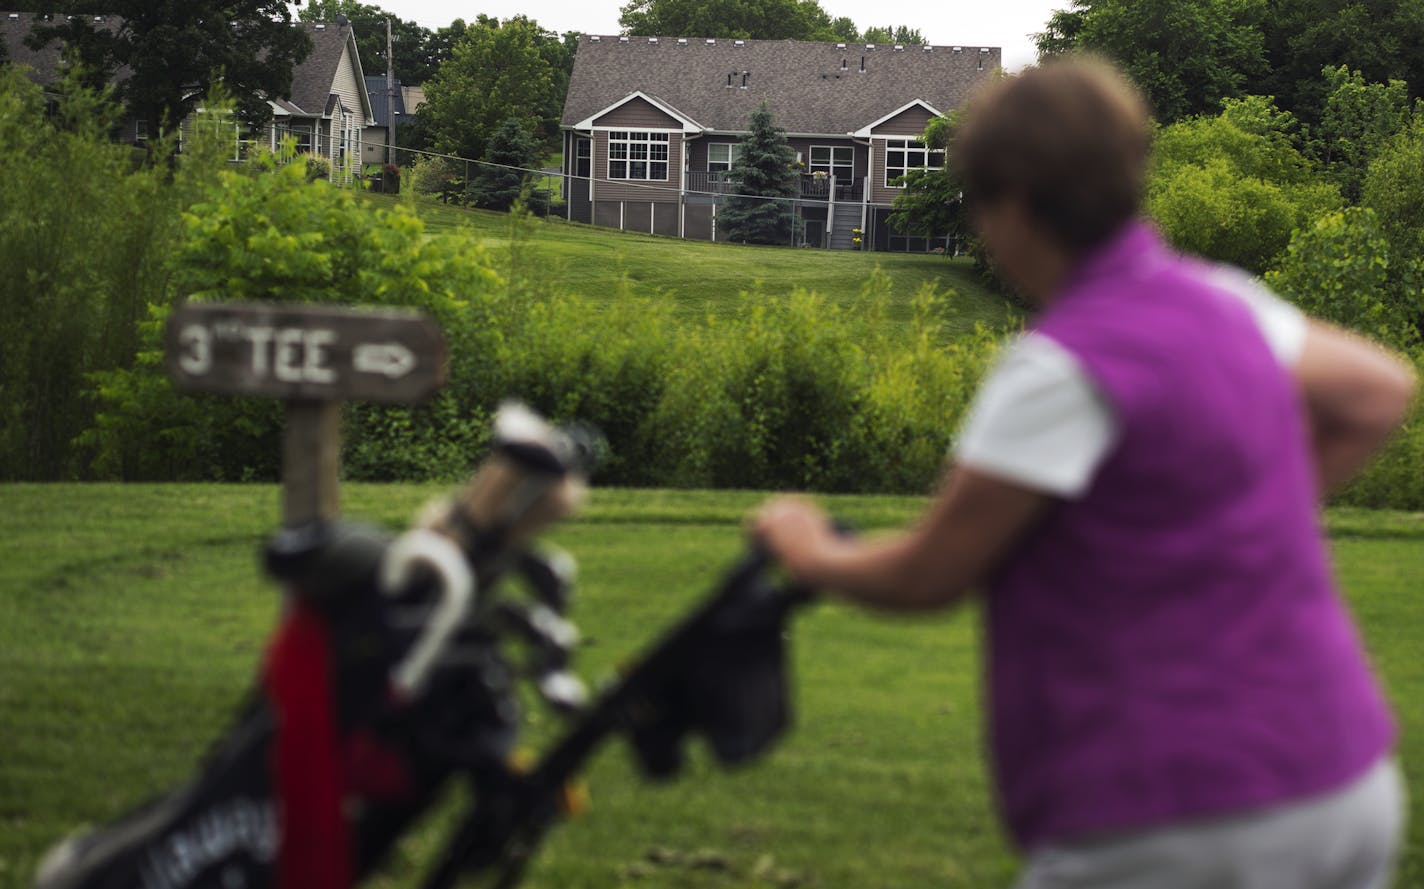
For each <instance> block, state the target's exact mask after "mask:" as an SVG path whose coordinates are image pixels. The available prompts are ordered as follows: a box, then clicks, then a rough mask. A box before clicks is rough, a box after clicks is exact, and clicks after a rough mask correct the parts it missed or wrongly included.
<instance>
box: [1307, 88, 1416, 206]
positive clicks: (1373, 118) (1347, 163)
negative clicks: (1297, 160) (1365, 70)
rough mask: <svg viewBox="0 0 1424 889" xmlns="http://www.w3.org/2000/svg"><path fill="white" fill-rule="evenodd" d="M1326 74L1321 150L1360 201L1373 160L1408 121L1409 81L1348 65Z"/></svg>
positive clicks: (1343, 187) (1344, 189)
mask: <svg viewBox="0 0 1424 889" xmlns="http://www.w3.org/2000/svg"><path fill="white" fill-rule="evenodd" d="M1324 76H1325V83H1326V86H1327V88H1328V89H1329V93H1328V94H1327V95H1326V98H1325V107H1324V110H1323V111H1322V112H1321V115H1320V126H1319V127H1318V128H1317V132H1318V133H1319V137H1320V138H1319V142H1318V143H1317V150H1318V152H1319V154H1320V159H1321V161H1322V163H1323V164H1324V165H1325V169H1326V171H1327V172H1328V173H1329V174H1330V175H1331V176H1332V177H1333V178H1334V179H1335V181H1336V183H1337V184H1338V185H1339V186H1340V191H1341V193H1343V194H1344V196H1345V199H1346V200H1347V201H1349V202H1350V203H1356V202H1358V201H1359V199H1360V194H1361V190H1362V189H1363V187H1364V180H1365V171H1366V170H1367V169H1368V168H1369V165H1370V162H1371V161H1373V160H1374V159H1375V158H1376V157H1377V156H1379V154H1380V152H1381V151H1382V150H1383V149H1384V147H1385V145H1386V144H1387V143H1388V142H1389V140H1391V139H1393V138H1394V137H1395V136H1396V135H1398V134H1399V133H1402V132H1404V130H1405V129H1407V128H1408V126H1409V122H1410V120H1411V118H1412V117H1413V113H1412V109H1411V107H1410V101H1409V87H1408V85H1407V84H1406V83H1405V82H1404V81H1402V80H1391V81H1389V82H1388V83H1368V82H1366V80H1365V78H1364V77H1363V76H1362V75H1361V74H1360V72H1358V71H1351V70H1350V69H1349V68H1346V67H1345V66H1344V65H1340V66H1339V67H1335V68H1326V69H1325V72H1324Z"/></svg>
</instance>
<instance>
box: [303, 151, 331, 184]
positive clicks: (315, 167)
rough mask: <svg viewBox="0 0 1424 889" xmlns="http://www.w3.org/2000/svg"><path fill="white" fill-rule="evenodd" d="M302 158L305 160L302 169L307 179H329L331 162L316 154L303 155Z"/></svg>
mask: <svg viewBox="0 0 1424 889" xmlns="http://www.w3.org/2000/svg"><path fill="white" fill-rule="evenodd" d="M302 157H303V159H304V160H305V164H304V166H303V169H305V171H306V176H307V179H309V180H317V179H330V178H331V161H329V160H327V159H326V158H324V157H322V156H321V155H318V154H304V155H302Z"/></svg>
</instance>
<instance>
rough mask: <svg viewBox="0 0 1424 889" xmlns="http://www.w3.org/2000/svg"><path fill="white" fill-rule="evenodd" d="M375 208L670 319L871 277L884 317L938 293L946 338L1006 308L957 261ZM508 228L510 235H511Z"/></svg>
mask: <svg viewBox="0 0 1424 889" xmlns="http://www.w3.org/2000/svg"><path fill="white" fill-rule="evenodd" d="M361 198H362V199H363V200H367V201H371V202H372V203H374V204H376V205H378V206H393V205H395V204H396V203H403V204H405V205H406V206H409V207H411V208H412V209H414V210H415V212H416V213H417V214H418V215H419V216H420V217H421V219H422V220H423V221H424V223H425V227H426V231H427V232H431V233H441V232H461V233H465V234H468V235H469V236H470V237H472V238H473V239H474V240H475V241H476V242H478V243H480V244H483V245H484V246H485V247H487V248H490V249H494V250H504V249H508V248H509V246H510V244H511V242H512V241H513V242H515V243H516V245H517V246H516V249H520V250H524V251H526V252H525V253H524V254H523V259H524V261H522V262H521V264H520V268H521V270H522V271H523V272H525V273H529V274H533V275H535V276H536V277H538V278H539V279H541V280H543V281H544V282H546V283H548V284H550V285H551V286H552V287H554V288H555V289H557V290H559V291H562V292H567V293H576V294H579V295H581V296H585V297H589V298H590V299H594V300H603V299H613V298H616V297H618V296H620V295H623V294H625V293H627V292H630V291H631V292H634V293H638V294H642V295H646V296H662V297H665V298H666V299H668V300H670V301H672V304H673V306H674V310H673V314H674V317H675V318H677V319H679V320H682V321H686V322H689V323H697V324H700V323H702V322H704V321H705V320H706V319H707V318H708V317H712V318H726V317H730V316H732V315H735V314H738V313H739V312H741V311H742V310H743V308H744V307H743V300H744V297H743V294H752V298H753V299H755V298H757V295H758V294H760V295H761V296H769V297H781V296H785V295H786V294H788V293H789V292H791V290H792V289H801V290H808V291H811V292H814V293H818V294H820V295H822V296H824V297H826V298H827V299H828V300H830V301H831V302H832V303H833V304H844V303H847V302H850V301H852V300H853V299H854V298H855V297H857V296H858V295H859V294H860V291H861V289H862V288H864V287H865V286H866V284H867V283H868V282H869V281H870V280H871V277H872V276H873V275H877V274H879V275H883V276H884V277H885V279H886V280H887V281H888V283H889V285H890V288H891V291H890V292H891V293H892V294H893V296H894V299H893V300H892V306H891V309H890V315H889V318H888V320H889V321H890V322H892V323H904V322H906V321H908V320H909V318H910V317H911V312H912V308H911V297H913V296H914V295H915V294H916V293H917V292H919V290H920V289H921V288H922V287H925V286H927V285H928V286H933V287H934V288H936V290H937V291H938V292H939V293H940V295H941V296H943V297H945V301H944V306H943V312H944V315H943V319H942V320H943V321H944V324H945V329H946V333H947V334H948V335H949V336H950V338H952V337H953V336H954V335H955V334H957V333H961V332H964V331H966V330H969V329H971V328H972V327H973V326H974V325H975V324H976V323H984V324H988V325H990V326H992V327H996V328H997V327H1002V326H1004V325H1005V324H1006V323H1010V322H1011V316H1012V311H1011V309H1010V307H1009V305H1008V304H1007V303H1006V302H1005V301H1004V299H1003V297H1001V296H999V295H996V294H994V293H992V292H990V291H989V290H988V289H987V288H986V286H985V284H984V281H983V279H982V278H980V276H979V274H978V273H977V272H975V271H974V266H973V263H972V262H971V261H970V260H969V259H967V258H964V257H960V258H955V259H946V258H945V257H943V256H934V255H927V254H909V253H868V252H859V251H847V250H814V249H809V248H805V249H794V250H793V249H789V248H783V247H749V246H743V245H740V244H713V243H710V242H706V241H693V240H682V239H679V238H666V237H656V236H654V235H645V234H636V233H633V232H623V231H617V230H614V229H608V228H598V227H595V226H590V225H580V224H577V223H569V222H565V221H564V220H561V219H532V218H531V219H528V220H525V221H524V222H522V223H520V224H518V225H517V227H515V228H513V229H512V228H511V219H510V217H509V215H508V214H505V213H494V212H491V211H488V210H467V209H464V208H459V207H451V206H446V205H442V204H437V203H431V202H428V201H411V200H408V199H401V198H396V197H392V196H387V195H372V194H365V193H363V194H362V195H361ZM516 232H517V235H516V234H515V233H516Z"/></svg>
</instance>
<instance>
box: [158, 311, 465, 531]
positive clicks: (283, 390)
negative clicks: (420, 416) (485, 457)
mask: <svg viewBox="0 0 1424 889" xmlns="http://www.w3.org/2000/svg"><path fill="white" fill-rule="evenodd" d="M166 363H167V366H168V374H169V376H170V377H171V378H172V379H173V384H174V385H175V386H177V387H178V388H179V389H182V390H185V391H189V392H222V393H227V394H230V395H259V396H267V397H269V398H280V399H283V400H284V401H286V421H287V422H286V429H285V432H284V434H283V442H282V518H283V520H284V521H285V522H286V524H287V525H288V526H295V525H303V524H306V523H308V522H318V521H327V520H330V519H332V518H335V517H336V514H337V511H338V509H339V507H340V490H339V488H340V476H341V460H340V457H341V402H343V401H382V402H388V403H397V404H406V403H412V402H418V401H425V400H426V399H428V398H429V397H430V396H432V395H434V394H435V391H436V390H437V389H439V388H440V385H441V384H442V383H443V382H444V381H445V340H444V338H443V337H442V336H441V335H440V330H439V328H437V327H436V326H435V323H434V322H433V321H431V320H430V319H429V318H428V317H426V316H425V315H423V314H420V313H418V312H403V311H396V310H381V311H369V312H368V311H361V310H357V309H350V308H338V307H333V306H318V305H311V304H307V303H304V304H292V305H276V304H270V303H185V304H183V305H180V306H178V307H177V308H176V309H174V310H173V314H172V315H171V316H170V317H169V319H168V329H167V350H166Z"/></svg>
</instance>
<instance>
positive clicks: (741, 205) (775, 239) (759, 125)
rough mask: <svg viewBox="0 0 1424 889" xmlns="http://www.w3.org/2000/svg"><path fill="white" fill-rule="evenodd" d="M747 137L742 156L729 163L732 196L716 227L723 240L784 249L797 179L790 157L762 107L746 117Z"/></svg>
mask: <svg viewBox="0 0 1424 889" xmlns="http://www.w3.org/2000/svg"><path fill="white" fill-rule="evenodd" d="M749 129H750V130H751V132H750V133H749V134H748V135H747V137H746V138H745V139H743V140H742V154H741V157H739V158H738V159H737V161H736V162H735V163H734V164H732V171H731V178H732V180H733V181H734V182H736V184H737V186H736V187H737V192H736V194H735V195H733V196H732V197H730V198H728V199H727V203H726V205H725V206H724V207H723V208H722V209H721V211H720V212H718V214H717V224H718V226H719V227H720V228H722V230H723V231H725V232H726V234H727V238H728V240H732V241H741V242H743V243H747V244H786V243H789V242H790V240H791V225H792V222H793V215H794V214H793V212H792V209H791V201H790V200H789V199H790V198H794V197H795V196H796V191H797V186H798V185H799V183H800V174H799V173H797V171H796V169H795V167H794V165H795V163H796V153H795V152H794V151H792V150H791V145H790V144H789V143H788V142H787V141H786V131H785V130H783V129H782V128H781V127H778V126H777V125H776V123H775V122H774V121H773V120H772V116H771V111H770V110H769V109H768V108H767V107H766V103H765V102H763V103H762V104H761V105H760V106H759V107H758V108H757V109H756V110H755V111H753V112H752V116H751V122H750V124H749Z"/></svg>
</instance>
